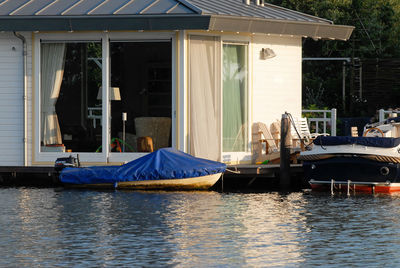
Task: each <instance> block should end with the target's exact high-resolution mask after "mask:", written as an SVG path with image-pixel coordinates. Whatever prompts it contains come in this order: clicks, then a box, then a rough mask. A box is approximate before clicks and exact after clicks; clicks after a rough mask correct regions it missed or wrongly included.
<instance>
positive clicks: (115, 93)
mask: <svg viewBox="0 0 400 268" xmlns="http://www.w3.org/2000/svg"><path fill="white" fill-rule="evenodd" d="M102 91H103V90H102V88H101V87H100V88H99V92H98V93H97V99H98V100H101V99H102V98H103V93H102ZM110 100H118V101H120V100H121V94H120V93H119V87H110Z"/></svg>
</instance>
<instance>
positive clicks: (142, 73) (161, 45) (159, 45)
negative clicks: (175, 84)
mask: <svg viewBox="0 0 400 268" xmlns="http://www.w3.org/2000/svg"><path fill="white" fill-rule="evenodd" d="M171 55H172V54H171V42H170V41H168V42H167V41H159V42H140V41H138V42H113V41H112V42H111V43H110V56H111V88H112V93H111V94H110V96H111V133H110V134H111V137H110V141H111V144H110V150H111V151H113V152H148V151H151V150H152V149H153V150H157V149H159V148H163V147H169V146H171V111H172V80H171V79H172V58H171ZM117 95H118V96H119V97H117V98H114V97H113V96H117Z"/></svg>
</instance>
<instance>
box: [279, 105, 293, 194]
mask: <svg viewBox="0 0 400 268" xmlns="http://www.w3.org/2000/svg"><path fill="white" fill-rule="evenodd" d="M290 137H291V135H290V120H289V116H288V114H287V113H284V114H282V119H281V146H280V149H281V152H280V156H281V163H280V187H281V189H288V188H290V186H291V183H290V147H291V140H290Z"/></svg>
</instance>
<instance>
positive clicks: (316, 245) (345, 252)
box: [0, 188, 400, 267]
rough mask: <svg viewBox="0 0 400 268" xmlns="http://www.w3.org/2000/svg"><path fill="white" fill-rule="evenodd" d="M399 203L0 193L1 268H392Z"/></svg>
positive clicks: (311, 197) (307, 197)
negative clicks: (120, 267)
mask: <svg viewBox="0 0 400 268" xmlns="http://www.w3.org/2000/svg"><path fill="white" fill-rule="evenodd" d="M399 221H400V196H395V195H391V196H369V195H357V196H352V197H349V198H348V197H346V196H339V195H336V196H333V197H331V196H330V195H325V194H323V195H321V194H319V195H317V194H306V193H290V194H287V195H286V194H279V193H261V194H237V193H231V194H227V193H225V194H224V193H222V194H221V193H217V192H150V193H148V192H122V191H116V192H99V191H75V190H62V191H56V190H54V189H26V188H17V189H14V188H7V189H0V252H1V255H0V256H1V257H0V266H1V267H37V266H41V267H57V266H59V267H72V266H75V267H79V266H82V267H110V266H124V267H128V266H129V267H132V266H145V267H165V266H178V267H227V266H229V267H265V266H272V267H279V266H282V267H310V266H320V265H323V266H325V267H349V266H352V267H365V266H373V267H384V266H386V267H395V266H397V267H399V266H400V253H399V252H400V226H399Z"/></svg>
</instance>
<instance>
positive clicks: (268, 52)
mask: <svg viewBox="0 0 400 268" xmlns="http://www.w3.org/2000/svg"><path fill="white" fill-rule="evenodd" d="M275 56H276V54H275V52H274V51H273V50H272V49H271V48H263V49H261V51H260V59H262V60H266V59H271V58H273V57H275Z"/></svg>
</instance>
